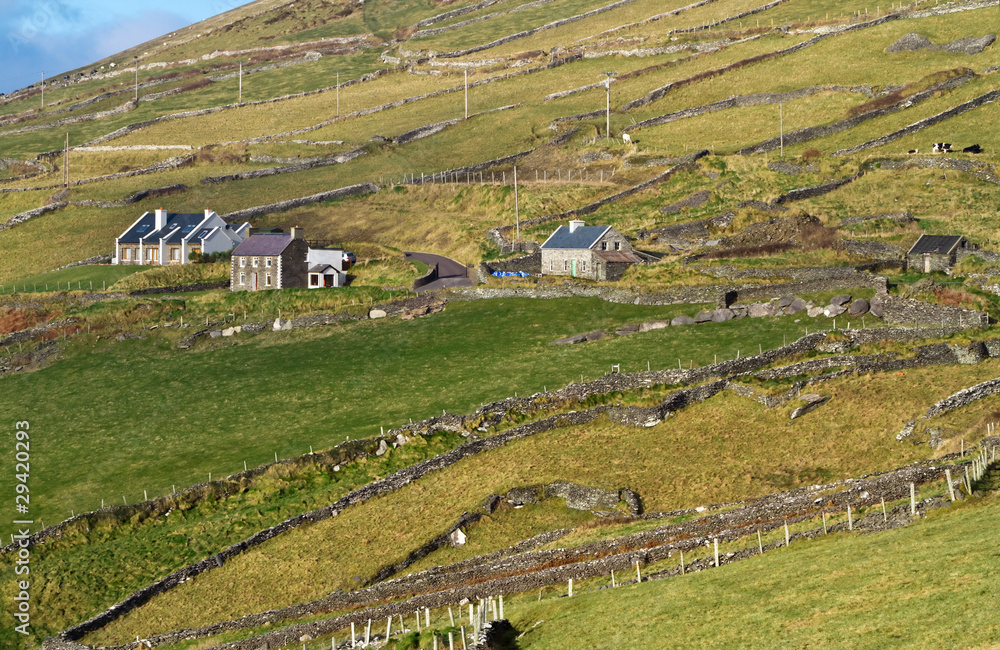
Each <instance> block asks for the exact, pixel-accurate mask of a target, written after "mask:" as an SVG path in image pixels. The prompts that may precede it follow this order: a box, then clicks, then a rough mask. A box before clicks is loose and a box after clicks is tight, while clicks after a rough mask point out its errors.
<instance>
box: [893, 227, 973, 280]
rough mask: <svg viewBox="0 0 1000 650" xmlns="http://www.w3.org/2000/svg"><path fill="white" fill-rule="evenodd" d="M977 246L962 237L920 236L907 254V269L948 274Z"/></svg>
mask: <svg viewBox="0 0 1000 650" xmlns="http://www.w3.org/2000/svg"><path fill="white" fill-rule="evenodd" d="M975 249H976V248H975V246H973V245H972V244H970V243H969V240H968V239H966V238H965V237H963V236H961V235H920V239H918V240H917V243H915V244H914V245H913V246H912V247H911V248H910V250H909V251H907V253H906V268H908V269H912V270H914V271H920V272H923V273H931V272H933V271H944V272H946V273H947V272H948V271H950V270H951V269H952V267H954V266H955V264H957V263H958V260H960V259H961V258H962V257H964V256H965V255H964V254H965V253H966V252H969V251H973V250H975Z"/></svg>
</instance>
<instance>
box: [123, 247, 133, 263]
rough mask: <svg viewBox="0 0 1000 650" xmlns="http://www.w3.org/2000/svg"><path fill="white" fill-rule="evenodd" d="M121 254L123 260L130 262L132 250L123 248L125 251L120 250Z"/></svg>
mask: <svg viewBox="0 0 1000 650" xmlns="http://www.w3.org/2000/svg"><path fill="white" fill-rule="evenodd" d="M122 252H123V253H124V258H125V259H126V260H131V259H132V249H131V248H125V249H123V250H122Z"/></svg>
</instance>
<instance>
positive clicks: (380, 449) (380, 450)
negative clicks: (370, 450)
mask: <svg viewBox="0 0 1000 650" xmlns="http://www.w3.org/2000/svg"><path fill="white" fill-rule="evenodd" d="M387 451H389V445H387V444H385V440H379V441H378V449H376V450H375V455H376V456H383V455H385V452H387Z"/></svg>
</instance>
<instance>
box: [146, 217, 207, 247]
mask: <svg viewBox="0 0 1000 650" xmlns="http://www.w3.org/2000/svg"><path fill="white" fill-rule="evenodd" d="M172 216H173V217H174V220H173V221H171V220H170V217H169V216H168V217H167V227H166V228H164V229H163V230H162V231H161V232H162V233H164V234H161V236H162V237H163V238H164V240H165V241H166V242H167V243H168V244H179V243H181V239H183V238H184V237H187V236H188V235H190V234H191V231H192V230H194V229H195V227H197V225H198V224H199V223H201V222H202V221H204V220H205V215H204V214H175V215H172ZM174 226H177V227H176V228H174ZM171 228H173V232H171V231H170V229H171ZM165 233H170V234H169V235H168V234H165ZM157 239H159V238H157Z"/></svg>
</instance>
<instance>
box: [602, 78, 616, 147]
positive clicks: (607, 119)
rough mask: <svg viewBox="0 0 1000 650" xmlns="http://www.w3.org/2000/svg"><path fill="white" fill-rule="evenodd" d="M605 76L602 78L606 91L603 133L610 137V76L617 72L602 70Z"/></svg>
mask: <svg viewBox="0 0 1000 650" xmlns="http://www.w3.org/2000/svg"><path fill="white" fill-rule="evenodd" d="M601 74H603V75H605V76H606V77H607V78H606V79H605V80H604V89H605V90H606V91H607V102H606V103H605V107H604V135H605V136H606V137H607V139H609V140H610V139H611V77H614V76H615V75H617V74H618V73H617V72H602V73H601Z"/></svg>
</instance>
